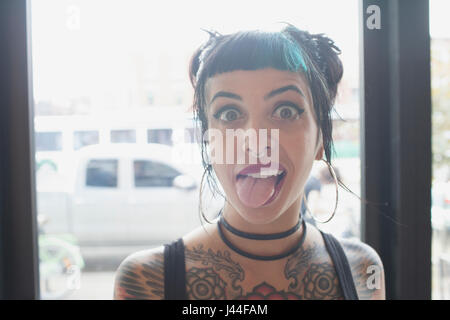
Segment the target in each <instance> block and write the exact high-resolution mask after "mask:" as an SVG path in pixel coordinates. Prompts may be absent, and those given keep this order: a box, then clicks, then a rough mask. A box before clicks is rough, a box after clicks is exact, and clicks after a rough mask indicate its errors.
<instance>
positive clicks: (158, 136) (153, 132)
mask: <svg viewBox="0 0 450 320" xmlns="http://www.w3.org/2000/svg"><path fill="white" fill-rule="evenodd" d="M147 142H148V143H161V144H166V145H169V146H171V145H172V129H149V130H147Z"/></svg>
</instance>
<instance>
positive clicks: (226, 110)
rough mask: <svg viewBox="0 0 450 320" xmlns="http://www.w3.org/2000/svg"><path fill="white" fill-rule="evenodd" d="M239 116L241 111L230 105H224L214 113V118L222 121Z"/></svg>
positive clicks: (235, 118) (229, 120)
mask: <svg viewBox="0 0 450 320" xmlns="http://www.w3.org/2000/svg"><path fill="white" fill-rule="evenodd" d="M240 116H241V112H240V111H239V110H238V109H236V108H235V107H232V106H225V107H223V108H222V109H220V110H219V111H218V112H216V113H215V114H214V118H216V119H219V120H222V121H224V122H231V121H234V120H237V119H238V118H239V117H240Z"/></svg>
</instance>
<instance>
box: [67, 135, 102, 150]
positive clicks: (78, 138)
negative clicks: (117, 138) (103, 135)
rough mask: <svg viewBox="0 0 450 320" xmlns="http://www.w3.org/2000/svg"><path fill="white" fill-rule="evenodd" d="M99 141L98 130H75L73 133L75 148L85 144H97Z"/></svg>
mask: <svg viewBox="0 0 450 320" xmlns="http://www.w3.org/2000/svg"><path fill="white" fill-rule="evenodd" d="M98 142H99V133H98V131H75V132H74V133H73V148H74V150H78V149H80V148H82V147H84V146H89V145H91V144H97V143H98Z"/></svg>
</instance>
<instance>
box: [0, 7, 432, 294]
mask: <svg viewBox="0 0 450 320" xmlns="http://www.w3.org/2000/svg"><path fill="white" fill-rule="evenodd" d="M369 5H377V6H379V7H380V9H381V29H380V30H376V29H375V30H369V29H368V28H367V27H366V26H365V22H366V19H367V17H368V14H367V13H366V9H367V7H368V6H369ZM359 15H360V18H361V20H360V21H361V23H360V28H359V29H360V30H359V31H360V37H361V38H360V39H361V68H360V69H361V89H362V90H361V95H360V96H361V109H362V110H361V111H362V112H361V161H362V164H361V186H362V197H363V198H364V199H366V200H367V201H370V203H365V202H363V203H362V207H361V209H362V210H361V211H362V212H361V214H362V219H361V227H362V240H363V241H364V242H366V243H368V244H369V245H371V246H372V247H374V248H375V249H376V250H377V251H378V253H379V254H380V256H381V258H382V260H383V264H384V267H385V274H386V291H387V298H388V299H430V298H431V165H432V162H431V79H430V37H429V16H428V15H429V0H377V1H374V0H360V13H359ZM343 19H344V17H343ZM0 47H1V48H2V50H0V69H1V70H2V73H0V150H1V153H0V240H1V241H0V299H39V296H40V295H39V272H38V243H37V241H38V240H37V222H36V221H37V219H36V195H35V180H34V179H35V178H34V172H35V171H34V166H35V163H34V151H35V146H34V126H33V119H34V115H33V106H32V103H33V101H32V97H33V94H32V73H31V71H32V69H31V42H30V0H3V1H0ZM400 57H401V59H400ZM412 70H413V71H414V72H412ZM405 160H407V161H405ZM417 168H420V170H419V169H417ZM393 221H395V222H393ZM18 235H20V236H18Z"/></svg>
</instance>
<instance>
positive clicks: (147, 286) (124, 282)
mask: <svg viewBox="0 0 450 320" xmlns="http://www.w3.org/2000/svg"><path fill="white" fill-rule="evenodd" d="M114 299H115V300H125V299H126V300H128V299H138V300H144V299H145V300H147V299H150V300H161V299H164V246H160V247H157V248H153V249H148V250H142V251H138V252H135V253H133V254H131V255H129V256H128V257H127V258H126V259H125V260H123V261H122V263H121V264H120V266H119V268H118V269H117V271H116V275H115V283H114Z"/></svg>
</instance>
